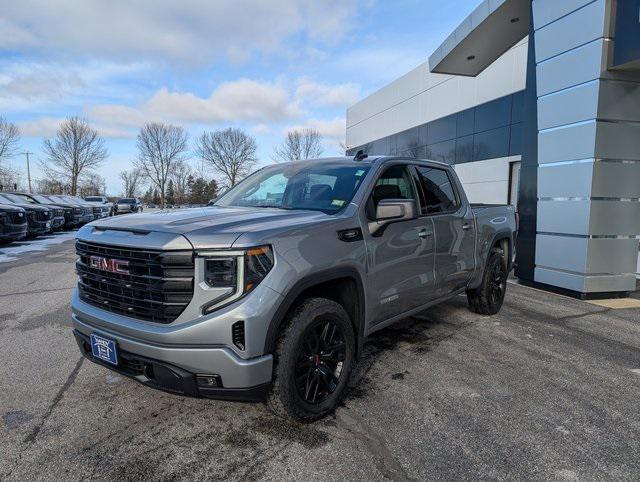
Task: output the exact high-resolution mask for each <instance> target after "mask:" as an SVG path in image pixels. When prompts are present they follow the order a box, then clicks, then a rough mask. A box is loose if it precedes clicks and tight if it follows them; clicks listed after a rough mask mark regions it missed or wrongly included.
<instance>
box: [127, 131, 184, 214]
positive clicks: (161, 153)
mask: <svg viewBox="0 0 640 482" xmlns="http://www.w3.org/2000/svg"><path fill="white" fill-rule="evenodd" d="M186 150H187V133H186V132H185V131H184V129H183V128H182V127H178V126H173V125H169V124H161V123H158V122H152V123H150V124H146V125H145V126H144V127H143V128H142V129H141V130H140V133H139V134H138V159H136V161H135V162H134V165H135V166H136V167H137V168H138V169H140V171H142V173H143V175H144V177H146V178H147V179H149V180H150V181H151V182H152V183H153V185H154V186H156V187H157V188H158V192H159V194H160V204H161V205H162V206H163V207H164V204H165V196H166V193H167V181H168V179H169V175H170V173H171V172H172V170H173V167H174V165H175V164H176V163H177V162H180V161H182V160H183V159H184V157H185V152H186Z"/></svg>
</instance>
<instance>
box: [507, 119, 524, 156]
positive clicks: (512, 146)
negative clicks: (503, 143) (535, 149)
mask: <svg viewBox="0 0 640 482" xmlns="http://www.w3.org/2000/svg"><path fill="white" fill-rule="evenodd" d="M518 154H522V123H519V124H513V125H512V126H511V141H510V142H509V155H510V156H517V155H518Z"/></svg>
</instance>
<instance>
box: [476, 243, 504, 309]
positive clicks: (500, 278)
mask: <svg viewBox="0 0 640 482" xmlns="http://www.w3.org/2000/svg"><path fill="white" fill-rule="evenodd" d="M506 265H507V263H506V260H505V257H504V253H503V252H502V250H498V249H494V250H493V251H492V252H491V253H489V259H488V260H487V265H486V266H485V269H484V273H483V276H482V283H481V284H480V286H478V287H477V288H474V289H470V290H467V300H468V302H469V308H470V309H471V311H473V312H474V313H479V314H481V315H495V314H496V313H498V312H499V311H500V308H502V303H503V302H504V296H505V294H506V292H507V276H508V273H507V266H506Z"/></svg>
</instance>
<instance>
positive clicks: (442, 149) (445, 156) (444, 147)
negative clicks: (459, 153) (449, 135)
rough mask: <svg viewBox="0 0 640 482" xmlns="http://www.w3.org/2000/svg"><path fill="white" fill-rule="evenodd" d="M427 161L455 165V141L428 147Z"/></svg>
mask: <svg viewBox="0 0 640 482" xmlns="http://www.w3.org/2000/svg"><path fill="white" fill-rule="evenodd" d="M426 157H427V159H431V160H433V161H439V162H446V163H447V164H453V163H454V162H455V159H456V141H455V139H453V140H450V141H445V142H439V143H437V144H431V145H429V146H427V155H426Z"/></svg>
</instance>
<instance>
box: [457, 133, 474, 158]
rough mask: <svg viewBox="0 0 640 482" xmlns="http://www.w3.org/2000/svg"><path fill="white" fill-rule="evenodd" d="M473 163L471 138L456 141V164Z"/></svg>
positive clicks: (461, 138) (466, 137)
mask: <svg viewBox="0 0 640 482" xmlns="http://www.w3.org/2000/svg"><path fill="white" fill-rule="evenodd" d="M471 161H473V136H472V135H471V136H465V137H458V139H456V164H462V163H464V162H471Z"/></svg>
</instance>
